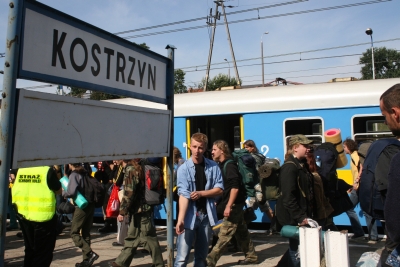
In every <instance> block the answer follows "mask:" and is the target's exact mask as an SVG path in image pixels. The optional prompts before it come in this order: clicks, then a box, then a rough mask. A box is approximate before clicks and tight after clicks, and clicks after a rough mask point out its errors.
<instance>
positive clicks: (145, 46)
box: [135, 43, 150, 49]
mask: <svg viewBox="0 0 400 267" xmlns="http://www.w3.org/2000/svg"><path fill="white" fill-rule="evenodd" d="M135 44H136V43H135ZM137 45H138V46H141V47H143V48H146V49H150V47H149V46H147V44H146V43H141V44H137Z"/></svg>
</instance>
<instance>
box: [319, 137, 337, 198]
mask: <svg viewBox="0 0 400 267" xmlns="http://www.w3.org/2000/svg"><path fill="white" fill-rule="evenodd" d="M338 156H339V154H338V152H337V150H336V148H335V145H334V144H332V143H330V142H325V143H322V144H321V145H319V146H318V147H317V148H316V149H315V150H314V157H315V163H316V165H317V172H318V174H319V176H321V179H322V182H323V186H324V192H325V195H326V196H327V197H332V196H333V194H334V192H335V191H336V189H337V180H338V177H337V172H336V162H337V159H338Z"/></svg>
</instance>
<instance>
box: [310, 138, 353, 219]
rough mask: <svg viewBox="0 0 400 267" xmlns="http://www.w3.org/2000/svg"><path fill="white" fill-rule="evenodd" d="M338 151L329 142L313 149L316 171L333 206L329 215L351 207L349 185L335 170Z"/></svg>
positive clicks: (340, 212) (338, 213)
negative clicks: (348, 192)
mask: <svg viewBox="0 0 400 267" xmlns="http://www.w3.org/2000/svg"><path fill="white" fill-rule="evenodd" d="M338 156H339V154H338V152H337V150H336V147H335V145H334V144H332V143H330V142H325V143H322V144H321V145H320V146H318V147H317V148H316V149H315V151H314V157H315V163H316V165H317V172H318V174H319V176H321V179H322V183H323V187H324V193H325V196H326V197H328V199H329V203H330V204H331V206H332V208H333V210H334V211H333V212H332V213H331V214H330V215H331V216H333V217H334V216H338V215H340V214H342V213H343V212H346V211H348V210H349V209H351V208H352V207H353V203H352V202H351V200H350V198H349V195H348V194H347V190H349V189H350V188H351V185H349V184H347V183H346V182H345V181H343V180H342V179H339V178H338V176H337V172H336V161H337V159H338Z"/></svg>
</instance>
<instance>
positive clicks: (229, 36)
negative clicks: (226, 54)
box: [221, 1, 240, 86]
mask: <svg viewBox="0 0 400 267" xmlns="http://www.w3.org/2000/svg"><path fill="white" fill-rule="evenodd" d="M221 8H222V12H223V14H224V20H225V28H226V34H227V35H228V42H229V47H230V49H231V55H232V61H233V69H234V70H235V75H236V83H237V85H239V86H240V80H239V72H238V69H237V66H236V59H235V53H234V52H233V47H232V41H231V34H230V33H229V27H228V20H227V18H226V12H225V6H224V1H221Z"/></svg>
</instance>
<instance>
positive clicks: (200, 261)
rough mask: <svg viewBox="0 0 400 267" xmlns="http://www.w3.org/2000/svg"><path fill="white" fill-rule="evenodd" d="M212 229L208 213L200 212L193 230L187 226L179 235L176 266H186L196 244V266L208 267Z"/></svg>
mask: <svg viewBox="0 0 400 267" xmlns="http://www.w3.org/2000/svg"><path fill="white" fill-rule="evenodd" d="M210 235H211V229H210V222H209V219H208V216H207V214H203V213H201V212H199V213H198V215H197V217H196V221H195V223H194V228H193V230H190V229H187V228H185V232H183V233H182V234H180V235H178V238H177V242H176V243H177V253H176V258H175V264H174V267H181V266H182V267H186V265H187V264H188V261H189V254H190V250H191V248H192V245H193V241H194V239H195V238H196V243H195V244H194V264H193V266H194V267H206V266H207V262H206V258H207V254H208V241H209V240H210Z"/></svg>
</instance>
